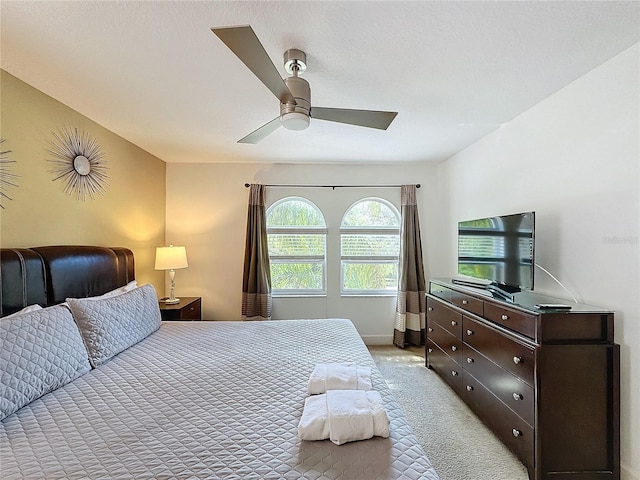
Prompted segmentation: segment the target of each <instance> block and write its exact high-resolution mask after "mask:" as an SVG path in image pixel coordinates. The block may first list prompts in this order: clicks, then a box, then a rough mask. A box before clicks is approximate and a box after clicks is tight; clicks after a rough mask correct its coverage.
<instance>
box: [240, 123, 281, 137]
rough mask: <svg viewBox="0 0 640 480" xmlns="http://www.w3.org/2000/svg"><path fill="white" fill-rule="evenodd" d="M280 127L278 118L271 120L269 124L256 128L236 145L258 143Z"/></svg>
mask: <svg viewBox="0 0 640 480" xmlns="http://www.w3.org/2000/svg"><path fill="white" fill-rule="evenodd" d="M280 125H282V122H281V121H280V117H276V118H274V119H273V120H271V121H270V122H269V123H265V124H264V125H263V126H261V127H260V128H258V129H257V130H254V131H253V132H251V133H250V134H249V135H247V136H246V137H243V138H241V139H240V140H238V143H258V142H259V141H260V140H262V139H264V138H265V137H267V136H268V135H271V134H272V133H273V132H275V131H276V130H277V129H278V127H280Z"/></svg>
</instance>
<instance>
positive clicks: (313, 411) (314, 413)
mask: <svg viewBox="0 0 640 480" xmlns="http://www.w3.org/2000/svg"><path fill="white" fill-rule="evenodd" d="M298 436H299V437H300V438H301V439H302V440H324V439H325V438H329V422H327V396H326V395H311V396H310V397H307V398H306V399H305V401H304V410H302V418H300V423H298Z"/></svg>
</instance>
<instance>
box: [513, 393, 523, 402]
mask: <svg viewBox="0 0 640 480" xmlns="http://www.w3.org/2000/svg"><path fill="white" fill-rule="evenodd" d="M523 398H524V397H523V396H522V394H521V393H517V392H515V393H514V394H513V399H514V400H522V399H523Z"/></svg>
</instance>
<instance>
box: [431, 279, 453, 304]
mask: <svg viewBox="0 0 640 480" xmlns="http://www.w3.org/2000/svg"><path fill="white" fill-rule="evenodd" d="M429 293H430V294H431V295H433V296H434V297H438V298H442V299H443V300H446V301H447V302H448V301H450V300H451V289H449V288H447V287H443V286H442V285H438V284H437V283H433V282H432V283H429Z"/></svg>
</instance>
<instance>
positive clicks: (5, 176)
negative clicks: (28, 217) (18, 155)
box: [0, 138, 20, 209]
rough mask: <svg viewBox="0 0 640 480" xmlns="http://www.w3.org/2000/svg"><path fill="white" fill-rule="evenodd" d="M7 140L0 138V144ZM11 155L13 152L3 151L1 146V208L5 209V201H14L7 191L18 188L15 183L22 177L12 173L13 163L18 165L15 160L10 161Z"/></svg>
mask: <svg viewBox="0 0 640 480" xmlns="http://www.w3.org/2000/svg"><path fill="white" fill-rule="evenodd" d="M4 141H5V139H4V138H0V144H2V143H4ZM10 153H11V150H2V147H1V146H0V208H2V209H4V205H3V202H4V201H5V200H13V199H12V198H11V197H10V196H9V195H8V194H7V189H8V188H9V187H17V186H18V185H16V184H15V183H14V182H15V180H16V178H18V177H19V176H20V175H16V174H15V173H11V172H10V171H9V168H10V167H11V164H12V163H16V161H15V160H9V158H7V155H8V154H10Z"/></svg>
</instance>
